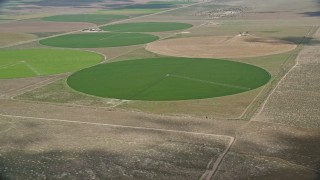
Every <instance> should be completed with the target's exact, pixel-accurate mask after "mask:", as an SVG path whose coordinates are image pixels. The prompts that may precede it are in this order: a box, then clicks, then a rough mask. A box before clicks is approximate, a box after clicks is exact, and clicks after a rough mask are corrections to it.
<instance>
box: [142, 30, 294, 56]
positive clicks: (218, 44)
mask: <svg viewBox="0 0 320 180" xmlns="http://www.w3.org/2000/svg"><path fill="white" fill-rule="evenodd" d="M296 47H297V46H296V45H295V44H293V43H291V42H288V41H283V40H276V39H265V38H260V37H255V36H251V35H247V36H240V35H237V36H234V37H224V36H218V37H216V36H211V37H191V38H179V39H169V40H163V41H157V42H154V43H149V44H148V45H147V47H146V49H147V50H149V51H151V52H154V53H158V54H162V55H167V56H179V57H202V58H243V57H255V56H265V55H270V54H280V53H284V52H287V51H291V50H293V49H295V48H296Z"/></svg>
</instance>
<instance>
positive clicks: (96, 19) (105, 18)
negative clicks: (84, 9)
mask: <svg viewBox="0 0 320 180" xmlns="http://www.w3.org/2000/svg"><path fill="white" fill-rule="evenodd" d="M126 18H128V16H124V15H113V14H69V15H56V16H48V17H44V18H42V20H44V21H58V22H91V23H96V24H102V23H109V22H112V21H116V20H120V19H126Z"/></svg>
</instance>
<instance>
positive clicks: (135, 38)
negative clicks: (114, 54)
mask: <svg viewBox="0 0 320 180" xmlns="http://www.w3.org/2000/svg"><path fill="white" fill-rule="evenodd" d="M158 39H159V38H158V37H157V36H154V35H150V34H141V33H108V32H98V33H81V34H69V35H63V36H58V37H53V38H48V39H44V40H41V41H40V43H41V44H43V45H47V46H54V47H67V48H99V47H118V46H130V45H137V44H145V43H149V42H152V41H155V40H158Z"/></svg>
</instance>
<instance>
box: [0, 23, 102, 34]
mask: <svg viewBox="0 0 320 180" xmlns="http://www.w3.org/2000/svg"><path fill="white" fill-rule="evenodd" d="M95 26H96V25H94V24H91V23H82V22H81V23H78V22H72V23H66V22H45V21H17V22H12V23H5V24H1V26H0V32H22V33H39V32H41V33H43V32H66V31H73V30H79V29H84V28H88V27H95Z"/></svg>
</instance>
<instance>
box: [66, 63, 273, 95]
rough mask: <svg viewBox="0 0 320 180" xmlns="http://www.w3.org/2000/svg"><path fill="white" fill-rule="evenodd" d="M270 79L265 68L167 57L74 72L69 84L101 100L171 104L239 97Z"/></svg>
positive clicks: (68, 81)
mask: <svg viewBox="0 0 320 180" xmlns="http://www.w3.org/2000/svg"><path fill="white" fill-rule="evenodd" d="M269 79H270V74H269V73H268V72H267V71H265V70H264V69H261V68H259V67H256V66H252V65H248V64H244V63H239V62H234V61H226V60H219V59H199V58H178V57H166V58H153V59H139V60H131V61H122V62H114V63H107V64H100V65H97V66H93V67H91V68H87V69H84V70H81V71H78V72H76V73H74V74H73V75H71V76H70V77H69V78H68V80H67V83H68V85H69V86H70V87H71V88H73V89H75V90H77V91H80V92H83V93H87V94H91V95H95V96H100V97H109V98H117V99H126V100H152V101H170V100H187V99H202V98H210V97H219V96H226V95H231V94H237V93H241V92H245V91H249V90H252V89H255V88H258V87H260V86H262V85H264V84H265V83H267V82H268V81H269Z"/></svg>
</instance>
